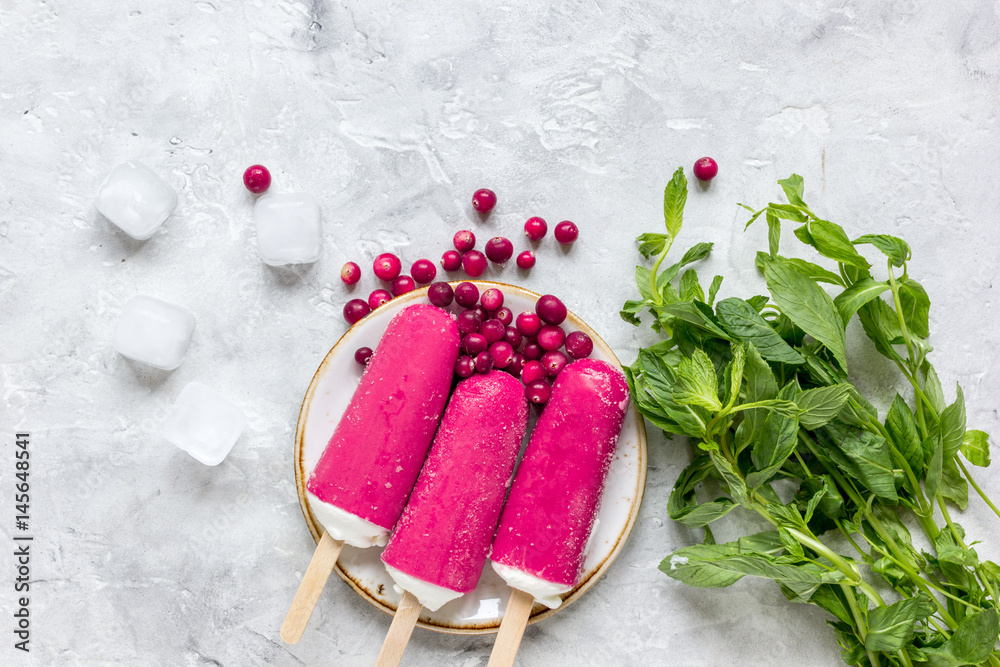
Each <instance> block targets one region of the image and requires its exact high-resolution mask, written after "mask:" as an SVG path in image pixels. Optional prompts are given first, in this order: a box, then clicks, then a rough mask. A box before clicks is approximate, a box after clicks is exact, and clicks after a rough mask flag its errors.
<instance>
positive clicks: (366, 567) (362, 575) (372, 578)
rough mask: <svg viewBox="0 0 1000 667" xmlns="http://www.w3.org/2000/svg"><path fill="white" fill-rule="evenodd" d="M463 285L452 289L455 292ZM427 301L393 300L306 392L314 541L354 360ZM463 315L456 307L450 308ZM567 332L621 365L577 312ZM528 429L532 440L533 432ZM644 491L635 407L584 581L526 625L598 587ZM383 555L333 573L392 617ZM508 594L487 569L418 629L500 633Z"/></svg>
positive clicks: (518, 293) (298, 454) (305, 469)
mask: <svg viewBox="0 0 1000 667" xmlns="http://www.w3.org/2000/svg"><path fill="white" fill-rule="evenodd" d="M470 282H472V283H474V284H475V285H476V286H477V287H479V290H480V292H482V291H483V290H486V289H489V288H490V287H496V288H498V289H500V290H501V291H503V293H504V305H505V306H507V307H508V308H510V309H511V310H512V311H513V312H514V314H515V315H516V314H517V313H520V312H523V311H525V310H532V311H533V310H534V307H535V302H536V301H537V300H538V298H539V296H540V295H538V294H535V293H534V292H530V291H528V290H526V289H523V288H521V287H517V286H515V285H507V284H503V283H493V282H488V281H485V280H473V281H470ZM457 284H458V283H457V282H455V283H452V286H455V285H457ZM426 299H427V288H423V289H419V290H416V291H413V292H410V293H408V294H404V295H402V296H399V297H396V298H395V299H393V300H392V301H390V302H389V303H387V304H385V305H384V306H382V307H380V308H378V309H377V310H375V311H374V312H372V313H371V314H370V315H368V316H367V317H365V318H364V319H363V320H361V321H360V322H358V323H357V324H355V325H354V326H352V327H351V328H350V329H349V330H348V331H347V333H345V334H344V335H343V336H341V338H340V340H338V341H337V343H336V344H335V345H334V346H333V347H332V348H331V349H330V351H329V352H328V353H327V355H326V357H325V358H324V359H323V362H322V363H321V364H320V365H319V368H318V369H317V370H316V373H315V375H314V376H313V379H312V382H310V383H309V388H308V389H307V390H306V395H305V398H304V399H303V401H302V409H301V411H300V412H299V421H298V426H297V427H296V430H295V486H296V488H297V490H298V494H299V504H300V505H301V506H302V514H303V516H304V517H305V520H306V524H307V525H308V526H309V531H310V532H311V533H312V535H313V538H314V539H316V540H317V541H318V540H319V538H320V536H321V535H322V527H321V526H320V524H319V522H317V521H316V517H315V516H314V515H313V513H312V509H311V508H310V507H309V501H308V499H307V497H306V480H307V478H308V475H309V472H310V471H311V470H312V469H313V467H315V465H316V462H317V461H319V457H320V455H321V454H322V453H323V449H324V448H325V447H326V444H327V441H328V440H329V439H330V436H331V435H332V434H333V430H334V428H335V427H336V426H337V422H338V421H339V420H340V417H341V415H342V414H343V413H344V410H346V409H347V404H348V402H349V401H350V399H351V395H352V394H353V393H354V389H355V388H356V387H357V386H358V382H359V381H360V379H361V367H360V366H358V364H357V363H356V362H355V361H354V352H355V350H357V349H358V348H359V347H370V348H372V349H375V347H376V346H377V345H378V342H379V340H380V339H381V338H382V334H383V333H384V332H385V329H386V327H387V326H388V325H389V321H390V320H391V319H392V318H393V316H395V315H396V313H398V312H399V311H400V310H402V309H403V308H405V307H406V306H409V305H411V304H414V303H422V302H425V301H426ZM452 310H454V312H458V310H459V309H458V307H457V306H452ZM562 326H563V328H564V329H566V331H567V333H569V332H570V331H576V330H579V331H583V332H585V333H586V334H587V335H589V336H590V337H591V339H593V341H594V352H593V354H591V357H592V358H595V359H603V360H604V361H607V362H610V363H612V364H615V365H620V363H619V361H618V359H617V357H615V355H614V353H613V352H612V351H611V348H609V347H608V345H607V343H605V342H604V341H603V340H602V339H601V338H600V336H598V335H597V334H596V333H595V332H594V330H593V329H591V328H590V327H589V326H587V324H586V323H585V322H583V321H582V320H581V319H580V318H579V317H577V316H576V315H574V314H573V313H569V315H568V316H567V318H566V321H565V322H564V323H563V325H562ZM530 426H531V425H530V424H529V433H530ZM645 484H646V431H645V428H644V426H643V422H642V417H641V416H640V415H639V413H638V412H637V411H636V409H635V407H632V408H630V409H629V412H628V414H627V415H626V417H625V423H624V426H623V428H622V434H621V437H620V438H619V441H618V450H617V452H616V454H615V458H614V461H613V462H612V464H611V469H610V471H609V473H608V480H607V484H606V487H605V491H604V499H603V501H602V503H601V509H600V513H599V514H598V521H599V523H598V524H597V528H596V530H595V533H594V537H593V539H592V540H591V542H590V547H589V552H588V554H587V559H586V562H585V563H584V572H583V577H582V578H581V579H580V583H579V584H578V585H577V586H576V588H574V589H573V590H572V591H570V592H569V593H567V594H566V595H565V596H563V604H562V605H561V606H560V607H559V608H557V609H548V608H547V607H544V606H542V605H538V604H536V605H535V608H534V609H533V610H532V614H531V619H530V620H529V623H534V622H535V621H538V620H541V619H543V618H545V617H547V616H549V615H551V614H554V613H556V612H558V611H559V610H560V609H564V608H565V607H566V606H567V605H568V604H570V603H572V602H573V601H575V600H576V599H577V598H579V597H580V596H581V595H583V594H584V593H585V592H586V591H587V590H588V589H589V588H590V587H591V586H593V585H594V584H595V583H596V582H597V580H598V579H600V577H601V575H603V574H604V572H605V571H606V570H607V569H608V568H609V567H610V566H611V563H612V562H613V561H614V559H615V558H616V557H617V556H618V554H619V553H620V552H621V550H622V547H624V545H625V541H626V540H627V539H628V536H629V533H630V532H631V531H632V526H633V525H634V524H635V520H636V517H637V516H638V514H639V506H640V504H641V503H642V492H643V489H644V487H645ZM381 553H382V549H381V548H378V547H375V548H370V549H358V548H355V547H351V546H346V547H344V550H343V552H342V553H341V554H340V559H339V560H338V561H337V566H336V568H335V571H336V572H337V574H339V575H340V577H341V578H342V579H343V580H344V581H346V582H347V583H348V584H350V586H351V588H353V589H354V590H355V591H356V592H357V593H358V594H359V595H360V596H361V597H363V598H365V599H366V600H368V601H369V602H371V603H372V604H373V605H375V606H376V607H378V608H379V609H381V610H382V611H384V612H386V613H388V614H393V613H395V611H396V607H397V606H398V605H399V600H400V595H399V594H398V593H396V592H395V590H394V589H393V581H392V579H391V578H390V577H389V575H388V574H387V573H386V571H385V568H384V567H383V566H382V561H381V560H380V559H379V556H380V555H381ZM509 596H510V589H509V588H508V587H507V585H506V584H505V583H504V581H503V580H502V579H501V578H500V577H499V576H497V575H496V574H495V573H494V572H493V568H491V567H490V566H489V564H487V565H486V567H485V568H483V574H482V576H481V577H480V579H479V585H478V586H477V587H476V589H475V590H474V591H473V592H472V593H469V594H468V595H464V596H462V597H461V598H459V599H457V600H454V601H452V602H449V603H448V604H446V605H444V606H443V607H441V608H440V609H438V610H437V611H433V612H432V611H427V610H426V609H424V610H422V612H421V615H420V619H419V621H418V623H417V624H418V625H420V626H421V627H424V628H427V629H429V630H436V631H438V632H449V633H458V634H484V633H490V632H496V631H497V629H498V628H499V627H500V619H501V618H502V617H503V613H504V609H505V608H506V605H507V599H508V597H509Z"/></svg>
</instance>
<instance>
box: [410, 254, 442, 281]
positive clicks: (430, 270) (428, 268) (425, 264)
mask: <svg viewBox="0 0 1000 667" xmlns="http://www.w3.org/2000/svg"><path fill="white" fill-rule="evenodd" d="M437 272H438V270H437V267H436V266H434V262H432V261H431V260H429V259H418V260H417V261H415V262H414V263H413V266H411V267H410V275H411V276H413V279H414V280H416V281H417V282H418V283H420V284H421V285H426V284H427V283H429V282H431V281H432V280H434V277H435V276H436V275H437Z"/></svg>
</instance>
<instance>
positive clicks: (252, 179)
mask: <svg viewBox="0 0 1000 667" xmlns="http://www.w3.org/2000/svg"><path fill="white" fill-rule="evenodd" d="M243 185H245V186H247V190H249V191H250V192H252V193H254V194H255V195H259V194H260V193H262V192H267V189H268V188H269V187H271V172H269V171H268V170H267V167H265V166H264V165H262V164H255V165H253V166H252V167H247V170H246V171H244V172H243Z"/></svg>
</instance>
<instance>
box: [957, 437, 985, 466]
mask: <svg viewBox="0 0 1000 667" xmlns="http://www.w3.org/2000/svg"><path fill="white" fill-rule="evenodd" d="M961 451H962V456H964V457H965V459H966V460H967V461H968V462H969V463H971V464H972V465H974V466H979V467H981V468H985V467H987V466H988V465H989V464H990V436H989V435H987V434H986V433H985V432H983V431H975V430H970V431H966V432H965V436H964V437H963V438H962V447H961Z"/></svg>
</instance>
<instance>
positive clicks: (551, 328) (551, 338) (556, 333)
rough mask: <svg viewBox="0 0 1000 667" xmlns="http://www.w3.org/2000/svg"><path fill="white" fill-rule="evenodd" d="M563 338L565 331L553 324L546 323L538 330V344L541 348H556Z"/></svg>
mask: <svg viewBox="0 0 1000 667" xmlns="http://www.w3.org/2000/svg"><path fill="white" fill-rule="evenodd" d="M565 340H566V332H565V331H563V330H562V327H558V326H556V325H554V324H546V325H545V326H544V327H542V330H541V331H539V332H538V344H539V345H540V346H541V348H542V349H543V350H558V349H559V348H560V347H562V344H563V341H565Z"/></svg>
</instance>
